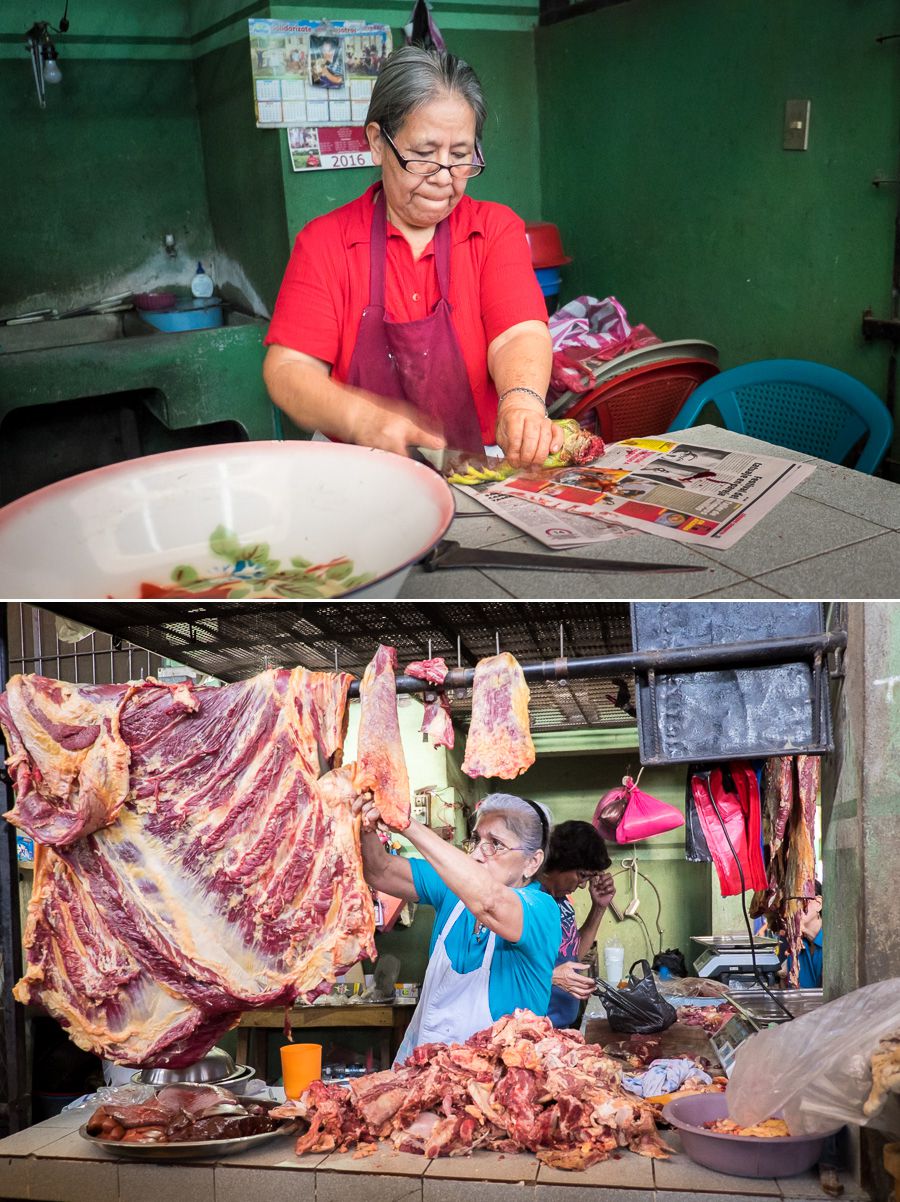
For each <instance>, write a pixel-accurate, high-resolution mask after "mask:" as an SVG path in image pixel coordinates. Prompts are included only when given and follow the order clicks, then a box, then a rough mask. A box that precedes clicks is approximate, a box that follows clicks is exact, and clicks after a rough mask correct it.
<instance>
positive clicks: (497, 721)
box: [462, 651, 534, 780]
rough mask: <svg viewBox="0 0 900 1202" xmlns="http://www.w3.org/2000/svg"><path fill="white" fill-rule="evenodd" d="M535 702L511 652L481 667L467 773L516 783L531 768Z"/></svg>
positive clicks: (474, 694)
mask: <svg viewBox="0 0 900 1202" xmlns="http://www.w3.org/2000/svg"><path fill="white" fill-rule="evenodd" d="M530 696H531V694H530V693H529V690H528V685H527V684H526V683H525V674H524V673H523V671H522V669H521V667H520V666H519V664H518V662H517V661H516V660H515V659H514V658H513V656H511V655H510V654H509V652H507V651H504V652H502V653H501V654H500V655H492V656H491V657H490V658H489V659H482V660H480V661H479V662H478V664H477V665H476V667H475V679H474V681H473V682H472V722H471V724H470V726H469V733H468V735H467V737H466V757H465V759H464V760H463V766H462V767H463V772H465V773H466V774H467V775H468V776H473V777H474V776H496V777H500V778H501V779H502V780H512V779H513V778H514V777H517V776H519V775H521V773H523V772H524V771H525V770H526V769H527V768H530V767H531V765H532V764H533V763H534V743H533V742H532V739H531V731H530V723H529V718H528V701H529V698H530Z"/></svg>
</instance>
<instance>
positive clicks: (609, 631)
mask: <svg viewBox="0 0 900 1202" xmlns="http://www.w3.org/2000/svg"><path fill="white" fill-rule="evenodd" d="M47 608H50V609H52V610H53V612H55V613H59V614H64V615H65V616H66V617H69V618H73V619H75V620H76V621H78V622H81V623H84V624H85V625H87V626H91V627H93V628H94V629H96V630H102V631H104V632H105V633H107V634H110V635H112V636H114V637H115V638H118V639H123V640H127V641H128V642H131V643H134V644H135V645H136V646H138V647H144V648H147V649H148V650H149V651H153V652H156V653H157V654H159V655H162V656H165V657H168V658H171V659H174V660H177V661H178V662H179V663H182V664H185V665H187V666H190V667H192V668H196V669H198V670H199V671H201V672H205V673H207V674H209V675H210V676H215V677H218V678H219V679H221V680H226V681H231V680H242V679H244V678H246V677H248V676H253V675H254V674H255V673H257V672H260V671H262V670H263V669H265V668H267V667H286V668H291V667H295V666H296V665H298V664H299V665H303V666H304V667H307V668H313V669H319V670H328V669H333V668H334V667H335V666H337V667H338V668H340V669H341V670H343V671H348V672H352V673H354V675H357V676H361V675H362V672H363V670H364V669H365V666H366V664H367V663H368V662H369V660H370V659H371V658H372V655H373V653H374V651H375V648H376V646H377V644H378V643H388V644H390V645H392V646H394V647H396V648H397V654H398V659H399V664H400V667H401V669H402V668H403V667H405V665H406V664H408V663H410V662H412V661H413V660H417V659H424V658H426V657H427V656H428V655H429V650H430V654H431V655H432V656H442V657H443V658H444V659H445V660H446V661H447V664H448V665H449V666H450V667H455V666H458V665H459V666H462V667H473V666H474V665H475V664H476V663H477V662H478V660H479V659H482V658H484V657H485V656H487V655H493V654H494V653H495V652H496V651H497V650H498V648H499V650H501V651H509V652H511V653H512V654H513V655H514V656H515V657H516V659H517V660H519V662H520V663H523V664H525V663H531V662H535V661H538V660H550V659H555V658H557V657H558V656H560V655H565V656H568V657H570V658H571V657H587V656H600V655H611V654H615V653H617V652H627V651H630V650H631V645H632V643H631V620H630V613H629V607H628V605H627V604H626V603H615V602H565V603H562V602H512V601H511V602H490V601H485V602H430V603H424V604H415V603H412V602H401V601H395V602H386V603H375V602H337V603H331V604H327V603H322V604H319V603H317V602H303V603H297V604H293V603H290V602H279V603H272V602H231V603H223V602H218V603H201V602H184V603H181V602H155V603H154V602H131V603H129V604H127V605H125V604H117V603H103V602H93V603H80V602H66V603H58V604H48V606H47ZM531 698H532V699H531V719H532V729H533V730H534V731H536V732H538V731H554V730H568V729H577V728H583V727H616V726H633V725H634V718H633V717H632V716H631V714H630V713H629V712H628V710H627V708H623V707H630V705H631V702H632V701H633V685H632V681H631V679H630V678H628V679H620V678H617V679H615V680H607V679H604V678H602V677H601V678H594V679H589V680H568V681H559V682H544V681H542V682H537V683H533V684H532V685H531ZM470 704H471V702H470V696H468V695H467V696H462V697H460V696H455V697H453V698H452V699H451V706H452V709H453V713H454V718H456V719H457V720H458V721H459V722H461V723H462V724H463V725H465V723H466V721H467V717H468V711H469V708H470Z"/></svg>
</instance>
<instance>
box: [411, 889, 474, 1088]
mask: <svg viewBox="0 0 900 1202" xmlns="http://www.w3.org/2000/svg"><path fill="white" fill-rule="evenodd" d="M464 908H465V907H464V905H463V903H462V902H458V903H457V904H456V906H455V907H454V908H453V910H452V912H451V914H450V917H449V918H448V919H447V922H446V923H445V925H444V929H443V930H442V931H441V933H440V935H439V936H438V940H437V943H435V945H434V951H433V952H432V953H431V958H430V960H429V961H428V968H427V969H426V971H425V980H424V981H423V982H422V996H421V997H420V998H419V1004H418V1006H416V1010H415V1013H414V1014H413V1016H412V1021H411V1022H410V1024H409V1026H408V1027H407V1029H406V1035H405V1036H404V1037H403V1042H402V1043H401V1044H400V1049H399V1051H398V1052H397V1055H396V1057H395V1058H394V1063H393V1065H392V1066H391V1067H392V1068H397V1067H398V1065H400V1064H402V1063H403V1061H404V1060H405V1059H406V1058H407V1056H408V1055H409V1054H410V1052H412V1050H413V1048H417V1047H418V1046H419V1044H420V1043H464V1042H465V1040H467V1039H468V1038H469V1036H470V1035H474V1034H475V1032H476V1031H481V1030H483V1029H484V1028H485V1027H489V1026H490V1025H491V1023H493V1021H494V1019H493V1016H492V1015H491V1008H490V1005H489V1001H488V989H489V986H490V978H491V961H492V960H493V958H494V945H495V944H496V942H497V936H496V935H495V934H494V932H493V931H491V933H490V934H489V935H488V941H487V944H486V945H485V949H484V960H482V962H481V967H480V968H476V969H474V971H472V972H457V971H456V970H455V969H454V967H453V965H452V964H451V963H450V957H449V956H448V955H447V951H446V949H445V947H444V944H445V942H446V939H447V935H448V933H449V932H450V931H451V930H452V928H453V924H454V923H455V922H456V920H457V919H458V918H459V916H460V914H462V912H463V910H464Z"/></svg>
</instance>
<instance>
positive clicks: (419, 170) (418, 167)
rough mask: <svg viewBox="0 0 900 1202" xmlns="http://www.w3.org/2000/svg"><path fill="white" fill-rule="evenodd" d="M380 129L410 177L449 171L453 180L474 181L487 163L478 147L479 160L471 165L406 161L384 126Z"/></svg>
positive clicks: (424, 160)
mask: <svg viewBox="0 0 900 1202" xmlns="http://www.w3.org/2000/svg"><path fill="white" fill-rule="evenodd" d="M379 128H380V129H381V132H382V134H383V135H384V138H385V141H386V142H387V144H388V146H390V148H391V150H393V152H394V154H395V156H396V158H397V162H398V163H399V164H400V166H401V167H402V168H403V170H404V171H408V172H409V173H410V175H437V173H438V172H439V171H449V172H450V175H451V176H452V177H453V179H472V177H473V176H475V175H480V174H481V173H482V171H484V167H485V163H484V160H483V159H482V158H481V151H480V150H479V149H478V146H477V145H476V147H475V154H476V155H477V156H478V158H477V160H476V161H474V162H471V163H451V164H450V165H449V166H448V165H447V164H446V163H435V162H433V161H432V160H429V159H406V158H404V157H403V155H402V154H401V153H400V151H399V150H398V149H397V147H396V146H395V145H394V143H393V141H392V140H391V138H390V135H389V134H388V133H387V131H386V130H385V128H384V126H380V127H379Z"/></svg>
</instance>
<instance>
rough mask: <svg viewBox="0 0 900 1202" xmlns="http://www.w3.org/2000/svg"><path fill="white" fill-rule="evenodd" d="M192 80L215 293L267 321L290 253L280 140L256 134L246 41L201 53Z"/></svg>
mask: <svg viewBox="0 0 900 1202" xmlns="http://www.w3.org/2000/svg"><path fill="white" fill-rule="evenodd" d="M243 28H244V30H246V23H244V25H243ZM194 77H195V81H196V88H197V103H198V111H199V129H200V138H201V142H202V146H203V159H204V163H205V166H206V188H207V197H208V201H209V212H210V220H211V224H212V229H213V234H214V237H215V241H216V248H217V275H218V278H219V280H220V281H221V283H222V294H223V295H224V296H226V297H228V298H229V299H231V300H234V301H236V302H237V303H238V304H240V305H241V306H242V307H243V308H245V309H250V310H251V311H252V312H256V313H264V314H266V315H267V316H268V315H269V314H270V313H271V311H272V307H273V305H274V303H275V297H276V295H277V293H278V287H279V284H280V283H281V276H282V274H283V271H284V264H285V263H286V262H287V256H288V253H289V250H290V244H289V239H288V228H287V224H286V216H285V198H284V192H283V190H282V188H281V187H280V186H279V184H280V177H281V158H280V152H279V143H280V142H281V140H282V138H283V135H282V134H281V133H280V132H279V133H278V134H274V133H272V132H269V131H265V130H258V129H257V128H256V122H255V120H254V115H253V106H252V100H251V98H252V87H253V84H252V77H251V74H250V54H249V51H248V49H247V42H246V38H244V39H243V40H242V41H239V42H232V43H229V44H227V45H224V46H221V47H219V48H218V49H215V50H211V51H210V52H209V53H207V54H203V55H201V56H200V57H199V58H198V59H197V61H196V62H195V64H194Z"/></svg>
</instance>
